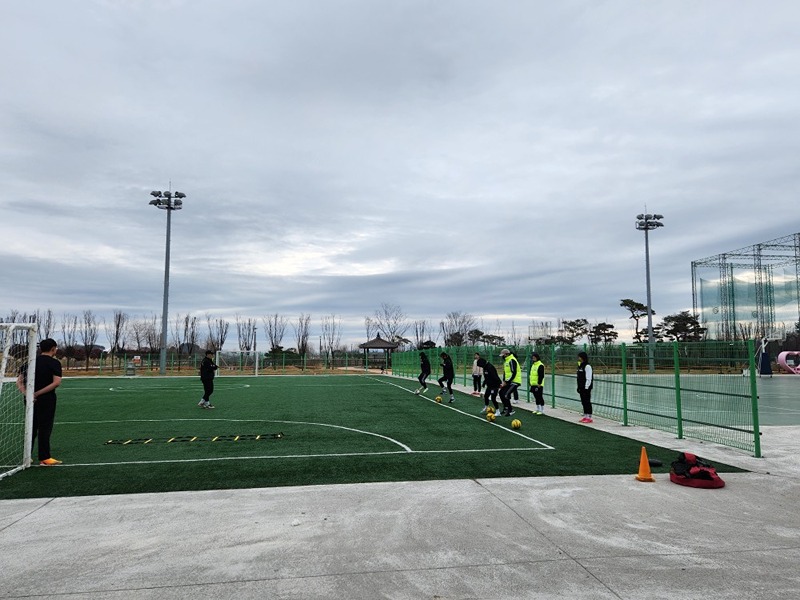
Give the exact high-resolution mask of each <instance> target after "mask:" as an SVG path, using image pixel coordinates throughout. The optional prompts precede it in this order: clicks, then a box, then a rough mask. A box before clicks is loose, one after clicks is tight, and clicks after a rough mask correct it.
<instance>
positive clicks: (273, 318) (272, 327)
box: [261, 313, 286, 352]
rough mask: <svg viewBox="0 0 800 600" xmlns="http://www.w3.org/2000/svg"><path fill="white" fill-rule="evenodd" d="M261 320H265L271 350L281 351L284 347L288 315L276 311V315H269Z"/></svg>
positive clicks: (265, 329)
mask: <svg viewBox="0 0 800 600" xmlns="http://www.w3.org/2000/svg"><path fill="white" fill-rule="evenodd" d="M261 320H262V321H263V322H264V331H266V332H267V340H269V351H270V352H280V351H281V350H282V349H283V346H282V345H281V343H282V342H283V336H284V335H286V317H284V316H283V315H279V314H278V313H275V314H274V315H267V316H265V317H263V318H262V319H261Z"/></svg>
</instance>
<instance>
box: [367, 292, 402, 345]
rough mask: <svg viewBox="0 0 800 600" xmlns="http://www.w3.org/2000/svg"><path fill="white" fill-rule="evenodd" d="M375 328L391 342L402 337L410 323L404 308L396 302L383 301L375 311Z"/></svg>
mask: <svg viewBox="0 0 800 600" xmlns="http://www.w3.org/2000/svg"><path fill="white" fill-rule="evenodd" d="M374 325H375V328H376V329H377V330H378V331H379V332H380V333H381V334H382V335H383V339H385V340H389V341H391V342H394V341H397V339H398V338H402V337H403V335H404V334H405V332H406V331H407V330H408V327H409V324H408V321H407V319H406V315H405V313H403V310H402V309H401V308H400V307H399V306H397V305H395V304H387V303H386V302H382V303H381V307H380V308H379V309H378V310H376V311H375V320H374Z"/></svg>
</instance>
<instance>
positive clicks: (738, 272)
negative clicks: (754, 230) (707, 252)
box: [692, 233, 800, 341]
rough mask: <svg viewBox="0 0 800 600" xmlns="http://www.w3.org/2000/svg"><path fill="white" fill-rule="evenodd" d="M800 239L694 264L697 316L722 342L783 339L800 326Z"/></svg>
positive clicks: (790, 237) (795, 236) (791, 238)
mask: <svg viewBox="0 0 800 600" xmlns="http://www.w3.org/2000/svg"><path fill="white" fill-rule="evenodd" d="M798 280H800V233H794V234H792V235H787V236H784V237H781V238H777V239H774V240H769V241H767V242H762V243H760V244H754V245H752V246H747V247H746V248H740V249H738V250H732V251H730V252H723V253H722V254H717V255H716V256H710V257H708V258H704V259H702V260H695V261H692V300H693V305H694V313H695V315H697V316H698V318H699V320H700V323H701V325H702V326H703V327H706V328H707V329H708V337H709V338H712V339H717V340H726V341H727V340H736V339H759V338H763V337H767V338H774V339H780V338H782V337H785V333H786V330H787V329H789V330H792V329H794V325H795V324H796V323H797V322H798V321H800V286H798Z"/></svg>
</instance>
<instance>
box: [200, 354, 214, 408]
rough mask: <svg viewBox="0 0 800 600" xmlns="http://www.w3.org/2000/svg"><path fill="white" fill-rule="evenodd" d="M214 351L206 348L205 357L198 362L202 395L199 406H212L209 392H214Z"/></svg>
mask: <svg viewBox="0 0 800 600" xmlns="http://www.w3.org/2000/svg"><path fill="white" fill-rule="evenodd" d="M213 356H214V353H213V352H212V351H211V350H206V357H205V358H204V359H203V362H201V363H200V381H202V382H203V397H202V398H201V400H200V402H198V403H197V406H199V407H200V408H214V405H213V404H211V394H213V393H214V375H215V373H214V371H216V370H217V365H216V364H215V363H214V359H213Z"/></svg>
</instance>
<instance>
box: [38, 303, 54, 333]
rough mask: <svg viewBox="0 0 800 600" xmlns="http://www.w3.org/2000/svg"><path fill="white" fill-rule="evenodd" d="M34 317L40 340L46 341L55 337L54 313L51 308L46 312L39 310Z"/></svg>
mask: <svg viewBox="0 0 800 600" xmlns="http://www.w3.org/2000/svg"><path fill="white" fill-rule="evenodd" d="M33 315H34V319H35V320H36V334H37V336H38V337H39V339H40V340H44V339H46V338H49V337H51V336H52V335H53V329H55V322H54V318H53V311H52V310H50V309H49V308H48V309H47V310H46V311H44V312H41V311H39V310H38V309H37V310H36V312H35V313H33Z"/></svg>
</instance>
